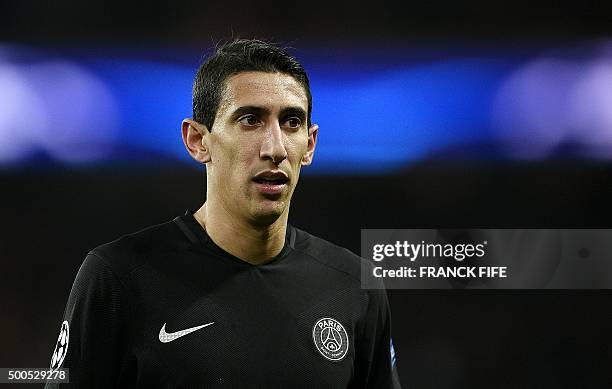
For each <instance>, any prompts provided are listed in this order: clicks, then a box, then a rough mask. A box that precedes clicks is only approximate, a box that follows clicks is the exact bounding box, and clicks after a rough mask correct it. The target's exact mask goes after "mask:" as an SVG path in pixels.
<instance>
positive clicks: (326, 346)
mask: <svg viewBox="0 0 612 389" xmlns="http://www.w3.org/2000/svg"><path fill="white" fill-rule="evenodd" d="M312 339H313V340H314V344H315V346H316V347H317V350H319V352H320V353H321V355H323V356H324V357H325V358H327V359H329V360H330V361H333V362H337V361H341V360H342V359H344V357H345V356H346V353H347V352H348V348H349V340H348V334H347V333H346V330H345V329H344V326H343V325H342V324H340V322H339V321H338V320H336V319H332V318H329V317H324V318H322V319H319V320H318V321H317V322H316V323H315V325H314V327H313V328H312Z"/></svg>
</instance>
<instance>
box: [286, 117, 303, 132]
mask: <svg viewBox="0 0 612 389" xmlns="http://www.w3.org/2000/svg"><path fill="white" fill-rule="evenodd" d="M285 124H286V125H287V126H288V127H289V128H292V129H295V128H300V127H301V126H302V121H301V120H300V118H298V117H295V116H293V117H290V118H288V119H287V120H285Z"/></svg>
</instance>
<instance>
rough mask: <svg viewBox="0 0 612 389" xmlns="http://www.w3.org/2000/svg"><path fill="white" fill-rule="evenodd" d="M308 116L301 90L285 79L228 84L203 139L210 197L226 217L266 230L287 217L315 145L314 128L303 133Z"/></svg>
mask: <svg viewBox="0 0 612 389" xmlns="http://www.w3.org/2000/svg"><path fill="white" fill-rule="evenodd" d="M307 110H308V100H307V97H306V92H305V91H304V88H303V87H302V85H300V84H299V83H298V82H297V81H296V80H295V79H294V78H293V77H291V76H289V75H285V74H281V73H265V72H243V73H239V74H237V75H234V76H232V77H230V78H228V79H227V81H226V87H225V90H224V93H223V95H222V99H221V102H220V105H219V109H218V111H217V115H216V117H215V121H214V125H213V128H212V132H211V133H210V134H206V136H205V138H204V141H205V143H206V145H207V147H208V151H209V153H210V161H209V162H208V163H207V167H206V170H207V174H208V175H209V176H208V184H209V191H210V190H212V191H215V193H214V195H215V196H216V198H217V199H218V201H220V202H221V203H222V205H223V207H224V210H225V211H226V212H228V213H229V214H230V215H232V216H234V217H242V218H246V220H248V221H250V222H252V223H255V224H270V223H272V222H273V221H275V220H276V219H277V218H278V217H279V216H280V215H282V214H283V212H286V211H288V207H289V203H290V200H291V196H292V195H293V190H294V189H295V186H296V184H297V182H298V178H299V175H300V168H301V166H302V165H308V164H310V162H311V159H312V153H313V152H314V147H315V143H316V135H317V126H316V125H313V126H312V127H311V128H310V129H308V128H307ZM210 195H212V194H211V193H210V192H209V196H210Z"/></svg>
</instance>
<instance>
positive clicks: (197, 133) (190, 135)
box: [181, 119, 211, 163]
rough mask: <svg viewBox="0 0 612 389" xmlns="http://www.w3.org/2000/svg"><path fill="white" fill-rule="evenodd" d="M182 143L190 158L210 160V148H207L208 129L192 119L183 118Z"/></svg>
mask: <svg viewBox="0 0 612 389" xmlns="http://www.w3.org/2000/svg"><path fill="white" fill-rule="evenodd" d="M181 133H182V135H183V144H184V145H185V148H186V149H187V151H188V152H189V155H191V158H193V159H195V160H196V161H198V162H200V163H208V162H210V161H211V156H210V149H209V148H208V144H207V143H208V139H209V138H208V135H209V134H210V133H209V132H208V129H207V128H206V126H205V125H203V124H200V123H198V122H196V121H195V120H192V119H185V120H183V123H182V124H181Z"/></svg>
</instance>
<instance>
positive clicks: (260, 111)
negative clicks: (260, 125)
mask: <svg viewBox="0 0 612 389" xmlns="http://www.w3.org/2000/svg"><path fill="white" fill-rule="evenodd" d="M248 113H254V114H257V115H260V116H263V115H268V114H270V110H269V109H267V108H264V107H258V106H255V105H246V106H243V107H238V108H236V110H234V112H232V115H231V116H232V118H238V117H239V116H242V115H245V114H248ZM287 115H295V116H297V117H299V118H300V119H301V120H305V119H306V115H307V114H306V111H304V109H303V108H302V107H286V108H283V109H282V110H281V112H280V116H287Z"/></svg>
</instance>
